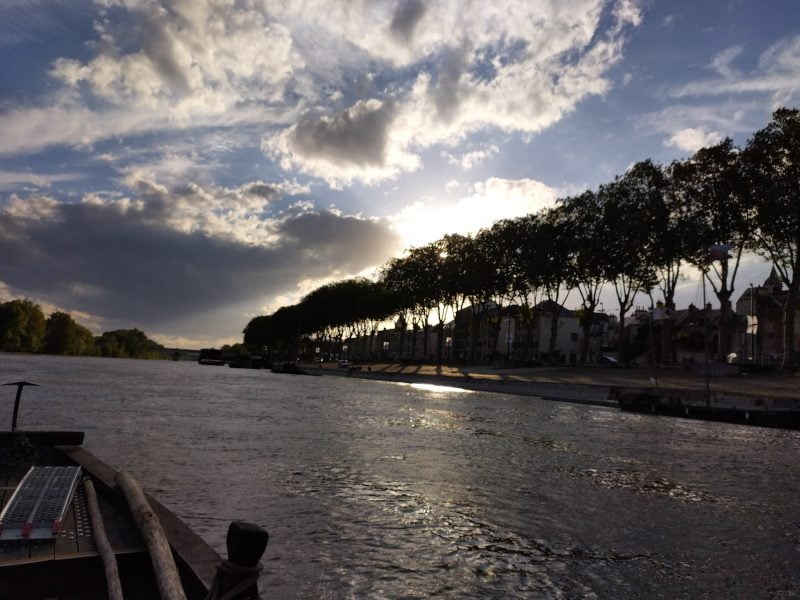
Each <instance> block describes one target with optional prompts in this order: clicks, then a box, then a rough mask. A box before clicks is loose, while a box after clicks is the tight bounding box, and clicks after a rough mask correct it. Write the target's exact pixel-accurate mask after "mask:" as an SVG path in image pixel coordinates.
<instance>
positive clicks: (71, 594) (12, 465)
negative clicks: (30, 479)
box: [0, 449, 158, 600]
mask: <svg viewBox="0 0 800 600" xmlns="http://www.w3.org/2000/svg"><path fill="white" fill-rule="evenodd" d="M67 464H74V463H72V462H71V461H70V460H69V459H68V458H67V457H66V456H65V455H64V454H61V453H57V452H54V451H52V449H39V450H37V451H36V452H35V453H31V454H29V455H27V456H19V455H16V456H15V455H12V452H11V451H10V450H8V449H0V510H2V508H4V507H5V505H6V504H7V503H8V502H9V501H10V500H11V497H12V495H13V494H14V490H15V489H16V487H17V485H18V484H19V483H20V481H21V480H22V478H23V477H24V476H25V474H26V473H27V471H28V469H29V468H30V467H31V466H33V465H67ZM98 504H99V506H100V511H101V513H102V514H103V521H104V523H105V527H106V533H107V536H108V539H109V543H110V544H111V546H112V548H113V549H114V552H115V554H116V555H117V562H118V566H119V569H120V575H121V576H122V577H123V578H124V579H123V581H125V578H126V577H127V583H125V584H124V586H123V587H124V591H125V595H126V598H129V597H130V598H154V597H158V591H157V589H155V588H154V587H153V579H152V576H148V575H147V574H148V573H151V572H152V567H151V566H150V560H149V556H148V554H147V551H146V548H145V544H144V541H143V540H142V537H141V535H140V534H139V531H138V530H137V529H136V527H135V525H134V524H133V522H132V521H131V519H130V518H129V517H128V516H127V515H126V514H125V513H124V512H123V510H122V509H121V508H120V507H118V506H116V505H115V504H113V503H112V502H110V501H109V499H108V498H106V497H105V496H103V495H98ZM0 570H1V571H0V573H1V576H0V598H4V599H8V600H12V599H17V598H19V599H27V598H48V599H51V598H52V599H60V600H77V599H78V598H80V599H85V600H92V599H93V598H106V597H107V592H106V587H105V579H104V576H103V566H102V562H101V559H100V555H99V553H98V551H97V548H96V546H95V543H94V531H93V528H92V523H91V519H90V518H89V512H88V508H87V505H86V494H85V492H84V490H83V485H82V484H81V485H79V486H78V487H77V489H76V492H75V495H74V496H73V499H72V502H71V503H70V505H69V506H68V508H67V511H66V513H65V515H64V521H63V525H62V529H61V531H60V532H59V533H58V535H56V536H54V537H53V538H52V539H37V540H2V541H0ZM142 574H145V576H142Z"/></svg>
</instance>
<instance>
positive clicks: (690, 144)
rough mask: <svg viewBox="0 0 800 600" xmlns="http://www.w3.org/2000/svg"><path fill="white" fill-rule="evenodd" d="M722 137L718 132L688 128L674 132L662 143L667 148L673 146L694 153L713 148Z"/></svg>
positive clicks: (701, 128)
mask: <svg viewBox="0 0 800 600" xmlns="http://www.w3.org/2000/svg"><path fill="white" fill-rule="evenodd" d="M723 137H724V136H723V135H722V134H721V133H719V132H718V131H708V130H706V129H705V128H703V127H689V128H688V129H681V130H680V131H676V132H675V133H673V134H672V136H670V138H669V139H668V140H667V141H666V142H664V143H665V145H667V146H674V147H676V148H679V149H680V150H686V151H687V152H695V151H697V150H699V149H700V148H704V147H707V146H713V145H714V144H716V143H717V142H719V141H720V140H722V138H723Z"/></svg>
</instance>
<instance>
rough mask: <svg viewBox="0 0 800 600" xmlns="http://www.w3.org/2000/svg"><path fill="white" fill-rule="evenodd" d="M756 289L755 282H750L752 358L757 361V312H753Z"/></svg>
mask: <svg viewBox="0 0 800 600" xmlns="http://www.w3.org/2000/svg"><path fill="white" fill-rule="evenodd" d="M754 295H755V289H754V288H753V284H752V283H751V284H750V328H749V329H750V360H752V361H753V362H756V334H755V331H756V329H755V314H754V313H753V303H754V302H755V299H754V297H753V296H754Z"/></svg>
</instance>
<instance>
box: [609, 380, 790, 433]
mask: <svg viewBox="0 0 800 600" xmlns="http://www.w3.org/2000/svg"><path fill="white" fill-rule="evenodd" d="M608 397H609V399H610V400H615V401H617V402H618V403H619V407H620V408H621V409H622V410H626V411H634V412H640V413H650V414H656V415H668V416H673V417H686V418H690V419H706V420H710V421H725V422H728V423H742V424H746V425H760V426H764V427H782V428H786V429H800V398H772V397H768V396H753V395H744V394H732V393H729V392H708V393H706V392H704V391H695V390H669V389H668V390H659V391H655V390H653V389H647V388H618V387H614V388H611V389H610V390H609V395H608Z"/></svg>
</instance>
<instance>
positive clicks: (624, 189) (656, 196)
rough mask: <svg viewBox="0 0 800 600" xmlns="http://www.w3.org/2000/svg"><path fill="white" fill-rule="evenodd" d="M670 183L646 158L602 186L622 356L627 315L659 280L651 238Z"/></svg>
mask: <svg viewBox="0 0 800 600" xmlns="http://www.w3.org/2000/svg"><path fill="white" fill-rule="evenodd" d="M665 187H666V186H665V178H664V174H663V173H662V171H661V169H659V168H658V167H656V166H655V165H654V164H653V163H652V162H650V161H649V160H646V161H642V162H639V163H636V164H635V165H633V167H631V168H630V169H629V170H628V172H627V173H625V174H624V175H623V176H622V177H617V178H616V179H615V180H614V181H613V182H612V183H610V184H607V185H604V186H601V187H600V189H599V191H598V197H599V199H600V208H601V213H602V224H601V232H600V235H601V236H602V237H605V238H606V245H605V250H604V256H605V259H606V262H607V269H608V271H607V277H608V278H609V280H610V281H611V282H612V283H613V285H614V293H615V294H616V297H617V302H618V304H619V330H620V336H619V342H618V354H619V356H620V357H622V356H625V336H624V334H623V332H624V330H625V315H626V314H627V312H628V311H629V310H630V309H631V308H632V307H633V302H634V299H635V297H636V294H638V293H639V292H649V291H650V289H652V288H653V286H655V284H656V257H657V254H656V253H655V252H654V250H653V248H652V247H651V244H652V242H653V237H654V236H653V232H654V231H656V230H658V229H659V228H661V227H662V226H663V224H662V222H660V221H659V220H658V218H659V211H657V210H656V211H654V210H653V209H654V208H659V204H660V203H661V201H662V198H663V191H664V189H665Z"/></svg>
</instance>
